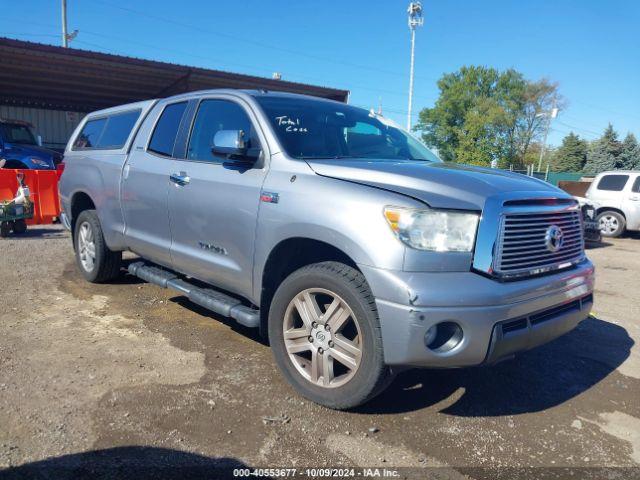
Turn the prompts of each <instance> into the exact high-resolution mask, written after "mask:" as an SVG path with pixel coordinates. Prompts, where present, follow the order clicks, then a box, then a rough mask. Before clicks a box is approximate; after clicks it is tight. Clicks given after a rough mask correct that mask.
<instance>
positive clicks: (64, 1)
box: [62, 0, 69, 48]
mask: <svg viewBox="0 0 640 480" xmlns="http://www.w3.org/2000/svg"><path fill="white" fill-rule="evenodd" d="M62 46H63V47H64V48H69V37H68V36H67V0H62Z"/></svg>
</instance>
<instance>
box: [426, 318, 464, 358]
mask: <svg viewBox="0 0 640 480" xmlns="http://www.w3.org/2000/svg"><path fill="white" fill-rule="evenodd" d="M462 337H463V333H462V328H461V327H460V325H458V324H457V323H455V322H441V323H438V324H436V325H433V326H431V327H430V328H429V329H428V330H427V331H426V332H425V334H424V344H425V346H426V347H427V348H428V349H429V350H432V351H434V352H436V353H444V352H448V351H449V350H453V349H454V348H456V347H457V346H458V345H459V344H460V342H461V341H462Z"/></svg>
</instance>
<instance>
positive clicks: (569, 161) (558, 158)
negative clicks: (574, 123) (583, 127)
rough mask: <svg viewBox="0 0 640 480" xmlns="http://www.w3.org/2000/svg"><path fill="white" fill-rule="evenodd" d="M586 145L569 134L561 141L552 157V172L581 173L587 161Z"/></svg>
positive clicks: (576, 136)
mask: <svg viewBox="0 0 640 480" xmlns="http://www.w3.org/2000/svg"><path fill="white" fill-rule="evenodd" d="M587 149H588V144H587V142H586V141H585V140H582V139H581V138H580V137H579V136H578V135H576V134H575V133H573V132H571V133H569V135H567V136H566V137H564V138H563V139H562V145H561V146H560V148H558V150H556V152H555V155H554V156H553V160H552V164H551V168H552V169H553V171H554V172H581V171H582V169H583V168H584V164H585V162H586V161H587Z"/></svg>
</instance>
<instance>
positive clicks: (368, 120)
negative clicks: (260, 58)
mask: <svg viewBox="0 0 640 480" xmlns="http://www.w3.org/2000/svg"><path fill="white" fill-rule="evenodd" d="M256 101H257V102H258V103H259V104H260V106H261V107H262V109H263V110H264V112H265V114H266V115H267V117H268V119H269V122H270V123H271V125H272V127H273V130H274V131H275V133H276V135H277V136H278V139H279V140H280V143H281V145H282V147H283V148H284V149H285V150H286V152H287V154H289V155H290V156H292V157H295V158H300V159H341V158H366V159H379V160H388V159H392V160H396V159H397V160H419V161H429V162H440V159H439V158H438V157H437V156H436V155H434V154H433V153H432V152H431V151H430V150H429V149H428V148H426V147H425V146H424V145H423V144H422V143H420V141H418V140H417V139H416V138H414V137H413V136H412V135H410V134H409V133H408V132H406V131H405V130H403V129H402V128H399V127H398V126H396V125H395V124H393V123H392V122H390V121H388V120H386V119H384V118H382V117H379V116H378V115H375V114H373V113H369V112H368V111H366V110H364V109H361V108H357V107H352V106H350V105H345V104H340V103H336V102H328V101H324V100H315V99H312V98H309V99H306V98H305V99H300V98H287V97H278V96H269V95H264V96H256Z"/></svg>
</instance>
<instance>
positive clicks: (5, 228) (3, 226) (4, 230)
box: [0, 222, 11, 238]
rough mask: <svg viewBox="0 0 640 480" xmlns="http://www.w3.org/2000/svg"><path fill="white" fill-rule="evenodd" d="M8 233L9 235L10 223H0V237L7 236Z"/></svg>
mask: <svg viewBox="0 0 640 480" xmlns="http://www.w3.org/2000/svg"><path fill="white" fill-rule="evenodd" d="M9 235H11V223H9V222H2V223H0V237H2V238H7V237H8V236H9Z"/></svg>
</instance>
